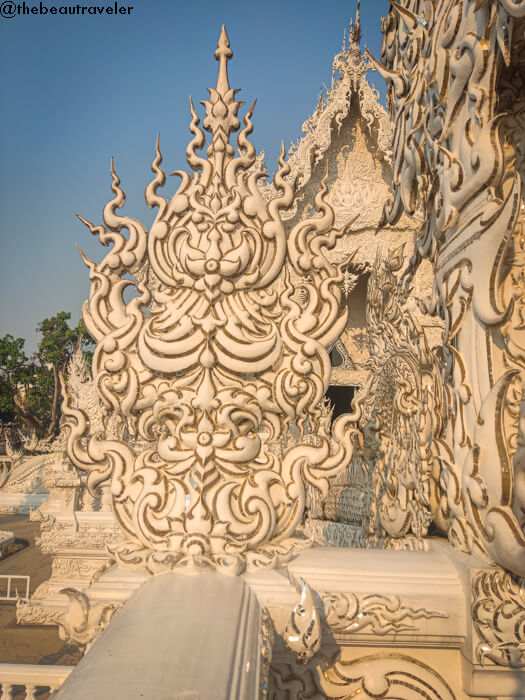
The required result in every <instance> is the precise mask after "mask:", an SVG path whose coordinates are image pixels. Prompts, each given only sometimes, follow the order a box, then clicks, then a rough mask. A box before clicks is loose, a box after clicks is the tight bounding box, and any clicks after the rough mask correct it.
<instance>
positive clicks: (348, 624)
mask: <svg viewBox="0 0 525 700" xmlns="http://www.w3.org/2000/svg"><path fill="white" fill-rule="evenodd" d="M321 599H322V601H323V603H324V606H325V615H326V621H327V623H328V625H329V626H330V629H331V630H332V631H334V632H338V633H345V634H355V633H357V632H361V631H362V630H366V629H367V628H369V631H370V632H373V633H374V634H381V635H382V634H396V633H398V632H408V631H413V630H417V629H418V627H417V625H415V624H413V623H414V620H419V619H425V620H428V619H431V618H434V617H448V614H446V613H443V612H438V611H435V610H427V609H426V608H411V607H410V606H408V605H403V604H402V603H401V599H400V598H399V596H394V595H388V596H387V595H378V594H371V595H365V596H361V597H359V596H357V595H356V594H354V593H349V594H345V593H322V594H321Z"/></svg>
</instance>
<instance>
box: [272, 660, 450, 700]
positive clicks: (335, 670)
mask: <svg viewBox="0 0 525 700" xmlns="http://www.w3.org/2000/svg"><path fill="white" fill-rule="evenodd" d="M271 670H272V674H271V689H270V694H269V697H270V698H271V699H272V700H306V698H308V699H309V700H325V699H326V698H330V699H332V698H333V699H334V700H345V699H346V698H353V697H359V698H363V699H364V700H365V699H366V700H377V698H382V699H384V700H455V695H454V693H453V692H452V690H451V688H450V686H449V685H448V683H447V682H446V681H445V680H444V679H443V678H442V677H441V676H440V675H439V674H438V673H437V672H436V671H434V670H433V669H432V668H430V666H428V665H427V664H425V663H423V662H421V661H419V660H418V659H414V658H411V657H409V656H405V655H403V654H395V653H390V654H389V653H384V654H373V655H368V656H363V657H360V658H357V659H352V660H351V661H336V662H335V663H330V662H325V663H324V664H321V663H317V664H314V663H310V664H309V665H308V666H306V667H302V666H299V665H296V664H274V665H272V669H271Z"/></svg>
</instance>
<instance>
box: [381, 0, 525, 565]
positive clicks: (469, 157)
mask: <svg viewBox="0 0 525 700" xmlns="http://www.w3.org/2000/svg"><path fill="white" fill-rule="evenodd" d="M391 5H392V7H393V9H392V10H391V12H390V14H389V15H388V17H387V18H386V20H385V23H384V26H383V31H384V40H383V55H382V57H383V61H384V63H385V66H378V67H379V70H380V71H381V72H382V74H383V75H384V77H385V78H386V79H387V81H388V83H389V96H390V107H391V114H392V117H393V120H394V186H395V189H394V196H393V198H392V200H391V202H390V203H389V204H388V205H387V207H386V209H385V220H386V221H388V222H389V223H394V222H395V221H396V220H397V219H398V218H399V217H400V216H401V213H402V211H403V210H405V211H406V212H408V213H409V214H414V213H415V212H416V210H419V211H422V212H424V224H423V226H422V228H421V231H420V233H419V235H418V238H417V241H416V254H415V256H414V259H413V263H414V265H416V264H417V263H418V262H419V261H420V260H421V259H422V258H430V259H431V260H432V261H433V262H434V263H435V269H436V277H435V285H434V294H433V299H432V300H430V303H429V304H428V308H429V310H431V311H433V312H438V313H440V315H441V316H442V317H443V318H444V319H445V321H446V324H447V326H446V333H445V348H444V365H445V375H444V376H445V384H446V391H447V394H448V401H447V403H448V415H447V416H446V418H447V419H448V427H447V432H446V441H447V443H448V444H449V445H450V447H451V455H450V457H449V458H443V459H442V466H443V469H442V477H441V479H442V481H441V483H442V489H443V492H444V493H445V498H444V499H443V500H442V504H441V505H442V508H441V520H442V522H443V523H444V524H445V526H446V527H447V530H448V535H449V538H450V540H451V541H452V542H453V543H454V545H455V546H457V547H458V548H460V549H462V550H463V551H467V552H471V553H473V554H475V555H476V556H479V557H482V558H483V559H485V560H488V561H492V562H495V563H497V564H499V565H500V566H502V567H504V568H506V569H509V570H510V571H512V572H514V573H515V574H517V575H519V576H524V575H525V532H524V527H523V525H524V521H523V513H524V512H525V490H524V488H523V474H524V468H525V467H524V462H523V451H522V450H519V449H517V447H518V444H521V443H522V442H523V438H522V433H523V428H522V426H520V425H519V420H518V418H519V408H520V402H521V401H522V383H523V379H524V377H525V374H524V372H525V352H524V347H525V342H524V340H523V332H522V330H521V329H522V323H523V322H522V318H523V317H522V310H523V306H522V304H523V302H522V301H518V298H519V297H521V294H522V289H521V282H520V278H521V275H522V270H523V243H522V240H521V232H522V230H523V194H522V178H523V171H522V172H520V166H519V164H520V155H519V154H520V153H522V152H523V149H524V141H523V138H524V137H523V130H522V129H519V128H518V129H516V128H515V127H516V125H517V124H518V123H520V119H521V118H522V117H521V112H522V110H523V102H522V101H521V100H520V99H519V98H518V99H510V100H509V99H507V98H508V95H509V94H510V93H509V90H508V89H507V88H506V87H505V83H506V82H508V83H509V84H511V85H512V83H513V80H514V78H516V79H517V80H518V83H516V82H515V81H514V86H515V85H516V84H519V80H521V79H522V78H520V70H521V71H522V68H520V65H521V63H520V61H521V59H520V57H519V56H515V49H519V46H520V43H521V44H522V43H523V42H522V36H523V26H524V20H525V2H523V0H499V1H498V2H496V1H494V2H484V1H478V2H471V1H470V0H446V1H444V2H440V3H434V2H431V1H430V0H408V1H407V2H404V3H403V4H401V3H396V2H391ZM514 61H515V63H513V62H514ZM520 105H521V107H520ZM520 110H521V111H520ZM520 436H521V437H520Z"/></svg>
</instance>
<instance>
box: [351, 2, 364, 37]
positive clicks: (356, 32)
mask: <svg viewBox="0 0 525 700" xmlns="http://www.w3.org/2000/svg"><path fill="white" fill-rule="evenodd" d="M350 41H351V42H352V43H354V44H359V42H360V41H361V0H357V10H356V13H355V23H353V22H352V23H351V29H350Z"/></svg>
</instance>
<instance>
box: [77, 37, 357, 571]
mask: <svg viewBox="0 0 525 700" xmlns="http://www.w3.org/2000/svg"><path fill="white" fill-rule="evenodd" d="M231 56H232V52H231V50H230V45H229V40H228V37H227V34H226V31H225V30H224V28H223V30H222V32H221V35H220V38H219V42H218V48H217V51H216V53H215V58H216V59H217V60H218V62H219V71H218V78H217V85H216V87H215V88H213V89H210V91H209V92H210V97H209V99H208V100H206V101H205V102H203V103H202V104H203V105H204V107H205V109H206V117H205V119H204V121H203V127H204V129H205V130H206V131H208V132H210V133H211V143H210V144H209V146H208V149H207V158H204V157H202V156H200V155H199V154H198V151H199V149H201V148H203V146H204V145H205V142H206V138H205V135H204V132H203V131H202V130H201V128H200V127H199V121H200V120H199V117H198V115H197V113H196V111H195V109H194V106H193V103H192V102H191V100H190V110H191V116H192V121H191V125H190V130H191V132H192V134H193V139H192V140H191V142H190V144H189V146H188V148H187V151H186V157H187V161H188V164H189V165H190V167H191V168H192V170H194V171H195V173H194V174H193V175H189V174H188V173H186V172H177V173H175V174H176V175H178V176H179V177H180V178H181V183H180V185H179V188H178V190H177V192H176V194H175V195H174V196H173V198H172V199H171V200H167V199H165V198H164V197H163V196H161V195H160V194H159V193H158V189H159V187H161V186H162V185H164V183H165V174H164V172H163V171H162V169H161V160H162V158H161V154H160V149H159V145H158V143H157V150H156V158H155V160H154V162H153V165H152V170H153V172H154V178H153V180H152V182H151V183H150V184H149V185H148V187H147V188H146V201H147V203H148V205H149V206H150V207H157V208H158V214H157V217H156V220H155V222H154V224H153V227H152V228H151V231H150V232H149V233H148V232H147V231H146V228H145V227H144V226H143V225H142V224H141V223H140V222H138V221H136V220H135V219H132V218H130V217H127V216H121V215H119V214H117V209H119V208H120V207H122V206H123V204H124V202H125V196H124V193H123V192H122V190H121V189H120V186H119V184H120V182H119V179H118V177H117V175H116V173H115V170H114V167H113V166H112V176H113V185H112V190H113V193H114V198H113V199H112V200H111V201H110V202H109V203H108V204H107V205H106V207H105V209H104V223H105V226H99V227H95V226H93V225H92V224H90V223H89V222H87V221H86V222H85V223H86V224H87V225H88V227H89V228H90V230H91V231H92V233H94V234H95V235H97V236H98V237H99V239H100V241H101V243H102V244H103V245H106V246H108V245H111V246H112V248H111V250H110V252H109V253H108V254H107V255H106V257H105V258H104V259H103V260H102V262H101V263H99V264H95V263H94V262H91V261H89V260H87V258H85V256H84V260H85V262H86V264H87V266H88V267H89V270H90V277H91V281H92V288H91V296H90V299H89V302H86V304H85V305H84V310H83V315H84V320H85V323H86V326H87V328H88V329H89V332H90V333H91V335H92V336H93V338H94V339H95V340H96V343H97V348H96V351H95V353H94V357H93V375H94V379H95V382H96V385H97V389H98V392H99V395H100V397H101V399H102V402H103V406H104V411H105V414H106V417H107V418H109V417H111V416H118V417H120V419H121V420H122V421H123V422H125V423H126V426H127V431H128V432H129V435H130V438H129V440H126V441H124V440H123V439H111V440H108V439H107V438H105V437H104V434H103V433H100V434H96V435H93V436H92V437H91V438H90V439H89V441H88V442H87V444H85V441H84V436H86V435H87V434H88V429H89V428H88V422H87V420H86V416H85V414H84V413H83V412H82V411H79V410H76V409H75V408H73V406H72V403H71V402H70V401H69V399H66V401H65V407H64V413H65V414H66V415H67V416H68V426H69V430H70V435H69V439H68V454H69V456H70V459H71V461H72V462H73V463H74V464H75V465H76V466H77V467H78V468H79V469H81V470H84V471H86V472H87V473H88V486H89V488H90V489H92V490H93V491H94V492H95V491H96V490H97V488H98V487H100V485H101V484H103V483H104V482H107V481H110V482H111V498H112V508H113V511H114V513H115V517H116V519H117V522H118V523H119V526H120V527H121V529H122V530H123V531H124V533H125V535H126V540H125V542H124V543H123V544H122V545H118V546H115V547H113V549H112V552H113V555H114V556H115V558H116V559H117V560H119V561H120V562H122V563H125V564H129V565H134V566H140V567H146V568H147V569H148V570H150V571H151V572H156V571H160V570H163V569H166V568H171V567H174V566H187V567H194V566H210V567H214V568H217V569H219V570H221V571H224V572H232V573H239V572H240V571H241V570H243V568H244V567H245V566H246V564H248V565H250V566H263V565H269V566H271V565H274V564H275V563H276V562H278V561H279V560H280V559H281V558H282V557H286V556H287V555H288V554H289V553H290V551H292V549H293V548H294V547H295V546H296V545H297V540H294V539H293V537H294V535H295V533H296V530H297V528H298V526H299V525H300V524H301V521H302V518H303V511H304V505H305V486H306V483H309V484H311V485H312V486H314V487H315V488H317V489H319V490H320V491H321V492H323V493H326V491H327V489H328V485H329V478H330V477H331V476H334V475H336V474H338V473H339V472H340V471H341V470H342V469H344V468H345V467H346V465H347V464H348V462H349V460H350V457H351V451H352V448H351V441H350V432H351V431H352V430H353V421H354V419H355V418H356V416H354V417H350V416H345V417H341V419H339V420H338V421H336V423H335V424H334V426H333V430H332V433H333V435H332V438H333V440H332V442H331V441H330V436H329V435H328V434H327V433H326V430H325V429H324V428H323V427H322V425H320V422H319V418H320V404H321V403H322V398H323V395H324V393H325V391H326V389H327V387H328V383H329V377H330V360H329V356H328V353H327V350H326V349H327V348H328V347H330V346H331V345H332V344H333V343H334V342H335V340H336V339H337V338H338V336H339V335H340V333H341V331H342V329H343V328H344V324H345V321H346V309H345V310H341V309H340V297H341V281H342V276H343V275H342V270H341V266H335V265H333V264H331V263H330V262H329V261H328V259H327V257H326V256H325V250H327V249H330V248H332V247H333V246H334V245H335V243H336V240H337V238H338V235H339V233H338V231H336V230H335V229H333V228H332V226H333V219H334V216H333V211H332V210H331V208H330V206H329V205H328V204H327V203H326V201H325V197H326V187H325V186H323V187H322V188H321V190H320V192H319V194H318V196H317V198H316V205H317V209H318V213H317V214H316V215H314V216H313V218H311V219H309V220H306V221H303V222H301V223H299V224H298V225H296V226H295V227H294V228H293V229H292V230H291V231H290V232H289V234H288V235H286V232H285V229H284V225H283V223H282V220H281V217H280V213H281V211H282V210H285V209H286V208H287V207H289V206H290V205H291V204H292V202H293V198H294V192H295V186H294V184H293V183H288V182H286V181H285V180H284V177H285V175H286V174H287V173H288V171H289V168H288V165H287V164H286V163H285V162H284V158H283V155H281V157H280V158H279V159H278V162H279V170H278V172H277V173H276V175H275V177H274V186H275V187H276V189H277V190H278V192H279V195H278V196H277V197H276V198H274V199H273V200H272V201H271V202H269V203H266V202H265V200H264V199H263V197H262V195H261V193H260V188H259V187H258V184H257V183H258V181H259V180H260V179H261V178H264V177H266V173H265V172H263V171H260V170H255V169H254V167H253V166H254V163H256V153H255V149H254V147H253V146H252V144H251V143H250V142H249V140H248V136H249V134H250V133H251V131H252V128H253V127H252V122H251V117H252V112H253V107H254V105H252V106H251V107H250V108H249V110H248V111H247V113H246V115H245V116H244V126H243V128H242V129H241V130H240V132H239V135H238V137H237V149H238V153H237V155H235V152H234V148H233V146H232V145H231V144H230V135H231V134H232V133H234V132H236V131H238V130H239V128H240V121H239V119H238V117H237V113H238V110H239V108H240V106H241V105H242V104H243V103H242V102H239V101H237V100H236V99H235V95H236V92H237V90H233V89H231V88H230V86H229V82H228V74H227V62H228V60H229V59H230V58H231ZM123 229H127V230H128V231H129V236H128V237H125V236H124V235H123V234H122V230H123ZM292 271H293V273H294V275H295V276H297V277H301V278H302V279H304V280H307V281H305V282H304V283H303V286H304V287H305V289H306V292H307V299H308V300H307V303H306V305H305V307H303V308H302V307H300V306H299V304H298V303H297V302H296V301H295V300H294V299H293V294H294V291H295V290H294V287H293V286H292V284H291V283H290V279H291V273H292ZM132 276H133V277H134V278H132ZM128 287H130V288H131V289H133V290H134V291H135V292H136V295H135V297H134V298H133V299H131V300H130V301H129V302H127V301H126V300H125V299H124V297H123V292H124V290H125V289H126V288H128ZM291 425H293V426H294V428H295V429H297V430H298V433H299V434H300V436H301V438H300V439H299V440H298V441H297V442H296V444H295V445H293V446H291V447H290V448H289V449H288V450H287V451H285V453H284V454H283V455H282V456H281V455H278V454H276V453H275V450H273V451H272V450H271V449H270V445H271V444H275V443H278V442H279V441H280V440H281V439H282V438H283V436H285V435H286V433H287V432H288V431H289V429H290V426H291ZM307 430H308V431H310V432H314V433H317V434H318V436H319V440H318V442H317V444H316V445H315V446H313V445H309V444H307V443H306V440H304V433H305V431H307Z"/></svg>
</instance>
